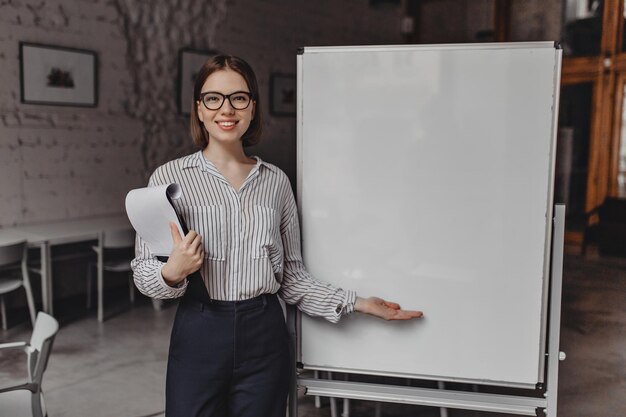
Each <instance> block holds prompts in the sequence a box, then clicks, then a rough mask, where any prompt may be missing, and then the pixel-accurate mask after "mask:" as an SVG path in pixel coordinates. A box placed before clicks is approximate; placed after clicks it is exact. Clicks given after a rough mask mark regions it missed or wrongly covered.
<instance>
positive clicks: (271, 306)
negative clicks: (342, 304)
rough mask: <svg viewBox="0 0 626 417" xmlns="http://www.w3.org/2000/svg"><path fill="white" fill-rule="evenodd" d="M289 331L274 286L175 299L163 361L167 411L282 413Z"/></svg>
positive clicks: (210, 415)
mask: <svg viewBox="0 0 626 417" xmlns="http://www.w3.org/2000/svg"><path fill="white" fill-rule="evenodd" d="M290 378H291V359H290V350H289V336H288V333H287V327H286V326H285V319H284V316H283V311H282V308H281V306H280V303H279V302H278V298H277V296H276V295H274V294H265V295H261V296H259V297H255V298H251V299H249V300H244V301H217V300H213V301H211V302H208V303H202V302H199V301H195V300H194V299H193V297H191V296H187V295H186V296H185V297H183V299H182V300H181V302H180V305H179V307H178V311H177V312H176V318H175V320H174V327H173V329H172V336H171V341H170V351H169V358H168V363H167V382H166V416H167V417H196V416H202V417H285V410H286V405H287V404H286V401H287V393H288V391H289V384H290Z"/></svg>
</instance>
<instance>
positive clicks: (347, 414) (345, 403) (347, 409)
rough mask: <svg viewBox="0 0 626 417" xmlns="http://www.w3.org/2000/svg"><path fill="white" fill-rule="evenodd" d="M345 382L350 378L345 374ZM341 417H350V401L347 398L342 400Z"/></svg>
mask: <svg viewBox="0 0 626 417" xmlns="http://www.w3.org/2000/svg"><path fill="white" fill-rule="evenodd" d="M344 379H345V380H346V381H349V380H350V377H349V376H348V374H346V376H345V378H344ZM341 416H342V417H350V399H349V398H344V399H343V413H342V414H341Z"/></svg>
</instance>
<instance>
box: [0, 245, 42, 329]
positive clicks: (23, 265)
mask: <svg viewBox="0 0 626 417" xmlns="http://www.w3.org/2000/svg"><path fill="white" fill-rule="evenodd" d="M27 262H28V248H27V246H26V241H25V240H23V241H19V242H15V243H11V244H7V245H2V246H0V272H2V275H9V274H7V272H10V271H17V270H21V272H20V273H19V274H20V275H21V278H18V277H14V276H12V277H8V278H0V313H1V314H2V329H3V330H6V329H7V312H6V306H5V302H4V295H5V294H7V293H9V292H13V291H15V290H17V289H19V288H21V287H24V291H25V292H26V302H27V303H28V310H29V312H30V320H31V323H32V325H33V326H35V301H34V299H33V291H32V289H31V286H30V279H29V276H28V264H27ZM12 275H16V274H15V273H13V274H12Z"/></svg>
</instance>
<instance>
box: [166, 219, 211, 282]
mask: <svg viewBox="0 0 626 417" xmlns="http://www.w3.org/2000/svg"><path fill="white" fill-rule="evenodd" d="M170 232H172V240H173V242H174V244H173V246H172V253H171V254H170V257H169V259H168V260H167V262H166V263H165V265H163V268H162V269H161V275H163V279H164V280H165V282H166V283H167V285H169V286H174V285H176V284H178V283H180V282H182V281H183V280H184V279H185V278H187V277H188V276H189V275H191V274H193V273H194V272H196V271H197V270H198V269H200V267H201V266H202V262H203V260H204V249H203V247H202V236H200V235H199V234H198V233H196V232H195V231H194V230H190V231H189V233H187V235H186V236H185V237H182V236H181V234H180V232H179V231H178V228H177V227H176V225H175V224H174V223H172V222H170Z"/></svg>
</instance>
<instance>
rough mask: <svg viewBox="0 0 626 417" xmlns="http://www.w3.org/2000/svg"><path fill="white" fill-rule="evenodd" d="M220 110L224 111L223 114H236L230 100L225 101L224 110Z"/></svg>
mask: <svg viewBox="0 0 626 417" xmlns="http://www.w3.org/2000/svg"><path fill="white" fill-rule="evenodd" d="M220 110H222V113H225V114H233V113H234V112H235V108H234V107H233V106H232V104H230V100H229V99H225V100H224V104H222V108H221V109H220Z"/></svg>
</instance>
